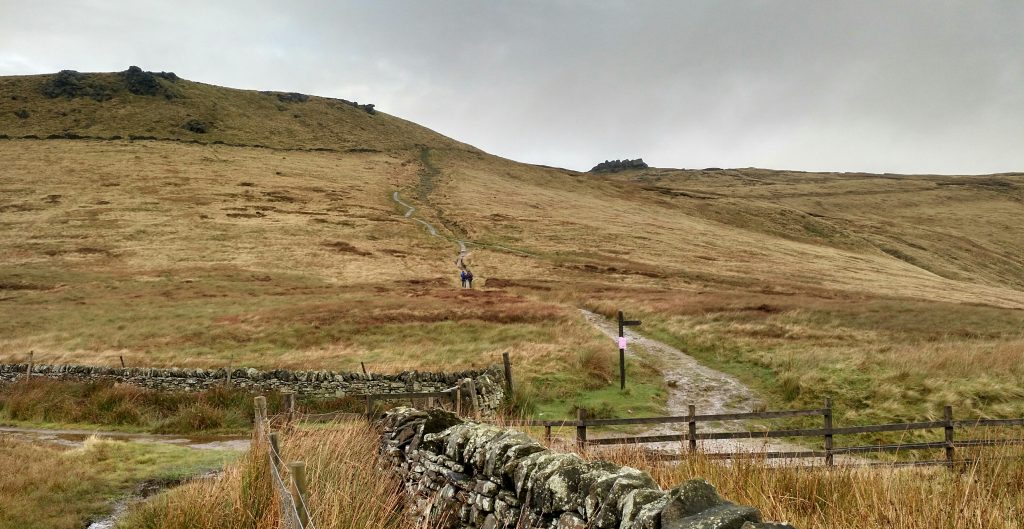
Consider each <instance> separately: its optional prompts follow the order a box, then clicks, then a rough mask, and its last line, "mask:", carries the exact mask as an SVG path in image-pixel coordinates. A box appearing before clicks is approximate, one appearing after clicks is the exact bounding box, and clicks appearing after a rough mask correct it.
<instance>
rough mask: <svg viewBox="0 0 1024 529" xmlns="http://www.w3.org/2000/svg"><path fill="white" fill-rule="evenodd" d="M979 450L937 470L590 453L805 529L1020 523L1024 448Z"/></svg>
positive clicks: (978, 527)
mask: <svg viewBox="0 0 1024 529" xmlns="http://www.w3.org/2000/svg"><path fill="white" fill-rule="evenodd" d="M984 455H986V456H990V457H994V458H995V459H993V460H990V461H986V462H982V463H976V464H968V465H966V466H962V467H960V468H958V470H957V471H955V472H950V471H948V470H946V469H944V468H941V467H920V468H915V467H910V468H863V467H862V468H856V467H845V468H844V467H836V468H832V469H825V468H823V467H814V468H800V467H788V468H787V467H777V466H774V465H772V464H771V463H768V462H766V461H764V460H758V459H749V460H742V461H737V462H733V463H729V464H724V463H722V462H721V461H713V460H709V459H707V458H705V457H701V456H700V455H699V454H698V455H696V456H693V457H690V458H688V459H686V460H684V461H682V462H681V463H678V464H676V463H671V464H669V463H664V462H658V461H654V460H652V459H651V458H650V457H649V456H648V455H646V454H645V453H644V452H642V451H640V450H631V449H622V450H617V451H613V452H602V453H601V454H600V455H599V456H598V455H596V454H590V455H589V457H600V458H601V459H610V460H612V461H615V462H616V463H619V464H622V465H628V466H632V467H635V468H639V469H641V470H645V471H647V472H650V473H651V475H652V476H653V477H654V479H655V481H657V482H658V483H659V484H660V485H661V486H662V487H663V488H669V487H674V486H676V485H678V484H679V483H681V482H682V481H685V480H687V479H695V478H701V479H705V480H707V481H708V482H709V483H711V484H712V485H714V486H715V488H717V489H718V492H719V494H721V495H722V496H723V497H725V498H727V499H729V500H730V501H734V502H737V503H742V504H747V505H752V506H754V507H757V508H758V509H759V510H760V511H761V514H762V516H764V518H765V519H766V520H775V521H787V522H789V523H790V524H792V525H793V526H795V527H800V528H805V529H846V528H849V527H885V528H887V529H888V528H892V529H935V528H940V527H943V528H945V527H948V528H951V529H952V528H955V529H996V528H999V529H1004V528H1005V529H1016V528H1019V527H1021V517H1022V515H1024V498H1022V496H1021V495H1020V486H1021V485H1024V466H1022V464H1021V456H1022V454H1021V450H1020V449H1019V448H1008V449H1005V450H988V451H986V453H985V454H984ZM1000 458H1006V459H1000Z"/></svg>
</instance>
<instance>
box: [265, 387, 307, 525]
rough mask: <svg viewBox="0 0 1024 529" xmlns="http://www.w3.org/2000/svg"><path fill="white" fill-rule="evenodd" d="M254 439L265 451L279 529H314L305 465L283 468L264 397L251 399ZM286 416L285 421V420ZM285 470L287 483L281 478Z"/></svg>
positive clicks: (300, 462) (290, 464)
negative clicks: (278, 518) (253, 408)
mask: <svg viewBox="0 0 1024 529" xmlns="http://www.w3.org/2000/svg"><path fill="white" fill-rule="evenodd" d="M255 404H256V406H255V408H256V410H255V412H256V417H255V422H256V435H255V436H254V437H253V443H259V445H260V446H262V447H266V449H267V464H268V465H269V468H270V480H271V484H272V486H273V489H274V494H275V496H276V498H277V502H278V505H279V506H280V509H279V512H280V513H281V527H282V528H283V529H316V525H315V523H314V522H313V519H312V517H311V513H312V510H311V509H310V508H309V505H308V498H309V489H308V487H307V483H306V465H305V463H303V462H302V461H293V462H291V463H288V464H287V465H286V464H285V459H284V457H283V456H282V454H281V443H280V434H279V433H278V432H274V431H272V430H271V420H270V418H269V417H268V416H267V399H266V397H256V398H255ZM290 415H291V414H289V415H288V416H286V418H287V417H289V416H290ZM285 467H287V469H288V476H289V479H285V478H284V477H283V476H282V475H281V471H282V469H283V468H285Z"/></svg>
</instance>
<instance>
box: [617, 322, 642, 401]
mask: <svg viewBox="0 0 1024 529" xmlns="http://www.w3.org/2000/svg"><path fill="white" fill-rule="evenodd" d="M635 325H640V320H627V319H626V318H625V316H623V315H622V311H621V310H620V311H619V389H620V390H622V389H626V327H632V326H635Z"/></svg>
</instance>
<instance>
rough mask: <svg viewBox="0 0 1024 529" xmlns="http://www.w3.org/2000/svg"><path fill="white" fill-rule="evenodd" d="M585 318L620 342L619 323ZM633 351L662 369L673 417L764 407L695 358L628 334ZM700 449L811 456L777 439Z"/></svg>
mask: <svg viewBox="0 0 1024 529" xmlns="http://www.w3.org/2000/svg"><path fill="white" fill-rule="evenodd" d="M580 312H581V313H582V314H583V317H584V319H585V320H586V321H587V323H589V324H590V325H592V326H593V327H594V328H596V329H598V330H599V331H601V332H602V333H604V334H605V335H606V336H608V337H609V338H612V339H614V340H617V339H618V324H617V323H616V322H615V321H612V320H610V319H608V318H605V317H604V316H601V315H600V314H596V313H594V312H590V311H588V310H585V309H580ZM625 334H626V337H627V339H628V344H629V345H628V347H629V348H630V349H633V348H636V349H641V350H643V351H644V352H646V353H647V355H648V357H650V358H652V359H654V360H656V361H657V364H658V366H657V367H658V368H659V370H660V371H661V373H662V375H663V376H664V378H665V382H666V385H667V386H668V401H667V403H666V406H667V408H668V410H667V411H668V415H669V416H682V415H687V413H688V412H689V410H688V406H689V405H690V404H693V405H695V406H696V407H697V414H698V415H712V414H723V413H745V412H751V411H754V410H755V409H758V408H760V407H762V406H763V402H762V401H761V400H760V399H759V398H758V397H757V395H756V393H754V391H753V390H751V389H750V388H749V387H747V386H746V385H744V384H743V383H742V382H740V381H739V380H738V379H737V378H736V377H733V376H732V375H728V374H726V373H722V372H721V371H716V370H714V369H711V368H710V367H707V366H705V365H702V364H701V363H700V362H698V361H697V360H696V359H695V358H693V357H692V356H690V355H688V354H686V353H685V352H683V351H681V350H680V349H677V348H675V347H672V346H671V345H668V344H666V343H664V342H660V341H658V340H654V339H652V338H648V337H646V336H644V335H642V334H640V333H638V332H636V331H634V330H632V329H626V330H625ZM630 349H627V350H626V354H627V355H629V354H632V355H633V357H634V358H635V357H636V353H635V350H633V351H631V350H630ZM685 428H686V423H674V424H657V425H654V426H652V427H650V428H647V429H645V430H644V431H642V432H638V433H637V434H630V435H674V434H675V435H677V434H681V433H682V432H683V431H684V430H685ZM748 429H749V426H748V425H747V424H745V423H744V422H743V421H721V422H708V423H697V430H698V431H734V432H735V431H744V430H748ZM642 446H646V447H650V448H652V449H655V450H658V451H664V452H672V453H678V452H679V450H680V449H681V448H682V444H681V443H679V442H670V443H648V444H644V445H642ZM698 446H699V447H700V449H701V450H703V451H705V452H708V453H714V452H769V451H770V452H798V451H806V450H808V448H807V447H806V446H801V445H797V444H794V443H789V442H786V441H780V440H776V439H727V440H702V441H699V443H698ZM835 460H836V462H837V463H839V462H843V461H845V462H852V461H855V460H857V461H860V460H859V458H853V457H849V456H839V455H837V456H836V458H835ZM770 461H779V462H788V463H792V462H797V463H799V464H818V463H820V460H819V459H798V460H793V459H788V460H787V459H780V460H770Z"/></svg>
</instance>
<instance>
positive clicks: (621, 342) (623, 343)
mask: <svg viewBox="0 0 1024 529" xmlns="http://www.w3.org/2000/svg"><path fill="white" fill-rule="evenodd" d="M625 348H626V337H625V336H619V349H625Z"/></svg>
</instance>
